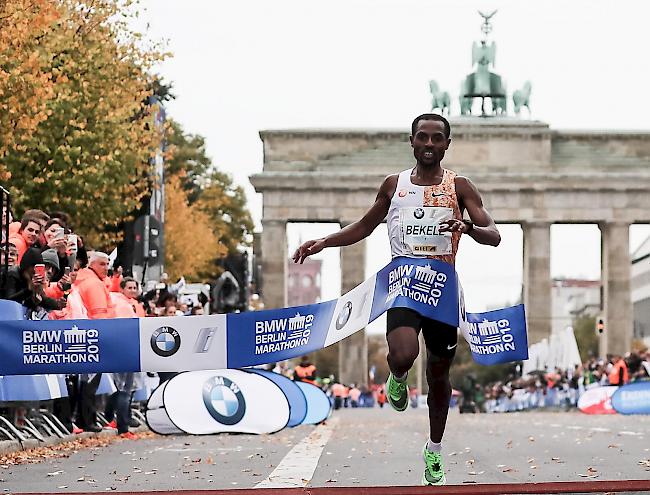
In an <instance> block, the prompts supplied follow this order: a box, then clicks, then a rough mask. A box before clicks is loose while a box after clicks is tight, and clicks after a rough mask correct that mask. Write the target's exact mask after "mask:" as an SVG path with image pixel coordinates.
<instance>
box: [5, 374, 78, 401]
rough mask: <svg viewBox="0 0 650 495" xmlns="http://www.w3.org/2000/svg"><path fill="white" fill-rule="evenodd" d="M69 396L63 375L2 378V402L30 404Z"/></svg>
mask: <svg viewBox="0 0 650 495" xmlns="http://www.w3.org/2000/svg"><path fill="white" fill-rule="evenodd" d="M67 396H68V388H67V386H66V383H65V377H64V376H61V375H33V376H0V402H28V401H43V400H51V399H58V398H61V397H67Z"/></svg>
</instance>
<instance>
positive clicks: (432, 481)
mask: <svg viewBox="0 0 650 495" xmlns="http://www.w3.org/2000/svg"><path fill="white" fill-rule="evenodd" d="M422 457H424V464H425V466H426V467H425V468H424V474H423V475H422V484H423V485H444V484H446V483H447V478H445V468H444V467H443V465H442V455H441V454H439V453H438V452H431V451H429V450H428V449H427V444H426V443H425V444H424V451H423V452H422Z"/></svg>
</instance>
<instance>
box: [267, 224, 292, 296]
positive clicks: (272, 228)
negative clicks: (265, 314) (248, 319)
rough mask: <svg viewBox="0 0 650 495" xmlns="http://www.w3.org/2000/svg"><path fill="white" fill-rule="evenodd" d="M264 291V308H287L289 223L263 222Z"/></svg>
mask: <svg viewBox="0 0 650 495" xmlns="http://www.w3.org/2000/svg"><path fill="white" fill-rule="evenodd" d="M261 244H262V290H263V298H264V307H265V308H266V309H271V308H284V307H286V306H287V259H288V256H289V255H288V253H287V222H285V221H282V220H262V239H261Z"/></svg>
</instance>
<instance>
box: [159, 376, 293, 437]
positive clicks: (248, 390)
mask: <svg viewBox="0 0 650 495" xmlns="http://www.w3.org/2000/svg"><path fill="white" fill-rule="evenodd" d="M162 400H163V404H164V407H165V410H166V412H167V415H168V416H169V419H170V420H171V422H172V423H173V424H174V426H175V427H176V428H178V429H180V430H182V431H184V432H186V433H189V434H192V435H209V434H213V433H227V432H229V433H258V434H259V433H273V432H276V431H279V430H281V429H283V428H284V427H285V426H286V425H287V423H288V422H289V402H288V400H287V398H286V396H285V395H284V393H282V390H280V388H279V387H278V386H277V385H275V384H274V383H273V382H272V381H271V380H269V379H268V378H265V377H263V376H261V375H258V374H255V373H246V372H245V371H240V370H232V369H222V370H207V371H191V372H187V373H181V374H179V375H176V376H175V377H173V378H171V379H170V380H169V381H168V383H167V385H166V386H165V389H164V390H163V399H162Z"/></svg>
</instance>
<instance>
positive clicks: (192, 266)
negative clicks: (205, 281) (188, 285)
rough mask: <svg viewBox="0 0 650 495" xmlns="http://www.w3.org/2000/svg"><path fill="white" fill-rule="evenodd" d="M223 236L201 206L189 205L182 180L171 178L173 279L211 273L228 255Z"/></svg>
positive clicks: (168, 237)
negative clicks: (216, 261)
mask: <svg viewBox="0 0 650 495" xmlns="http://www.w3.org/2000/svg"><path fill="white" fill-rule="evenodd" d="M221 237H222V236H221V235H219V232H215V230H214V228H213V226H212V224H211V222H210V217H209V216H208V214H207V213H206V212H205V211H203V210H202V209H201V208H200V207H199V205H198V204H196V203H194V204H193V205H190V204H189V203H188V200H187V192H186V191H184V190H183V187H182V185H181V178H180V177H179V176H178V175H176V176H171V177H170V179H169V180H168V182H167V184H166V185H165V270H166V271H167V272H168V273H169V275H170V277H171V278H172V280H176V279H177V278H179V277H180V276H185V277H186V278H187V279H188V280H193V279H197V278H198V277H199V275H200V274H203V273H210V271H211V270H213V269H214V267H213V265H214V260H215V259H217V258H221V257H223V256H225V254H226V253H227V252H228V249H227V248H226V246H225V245H224V244H223V243H221V242H220V241H219V239H220V238H221Z"/></svg>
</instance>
